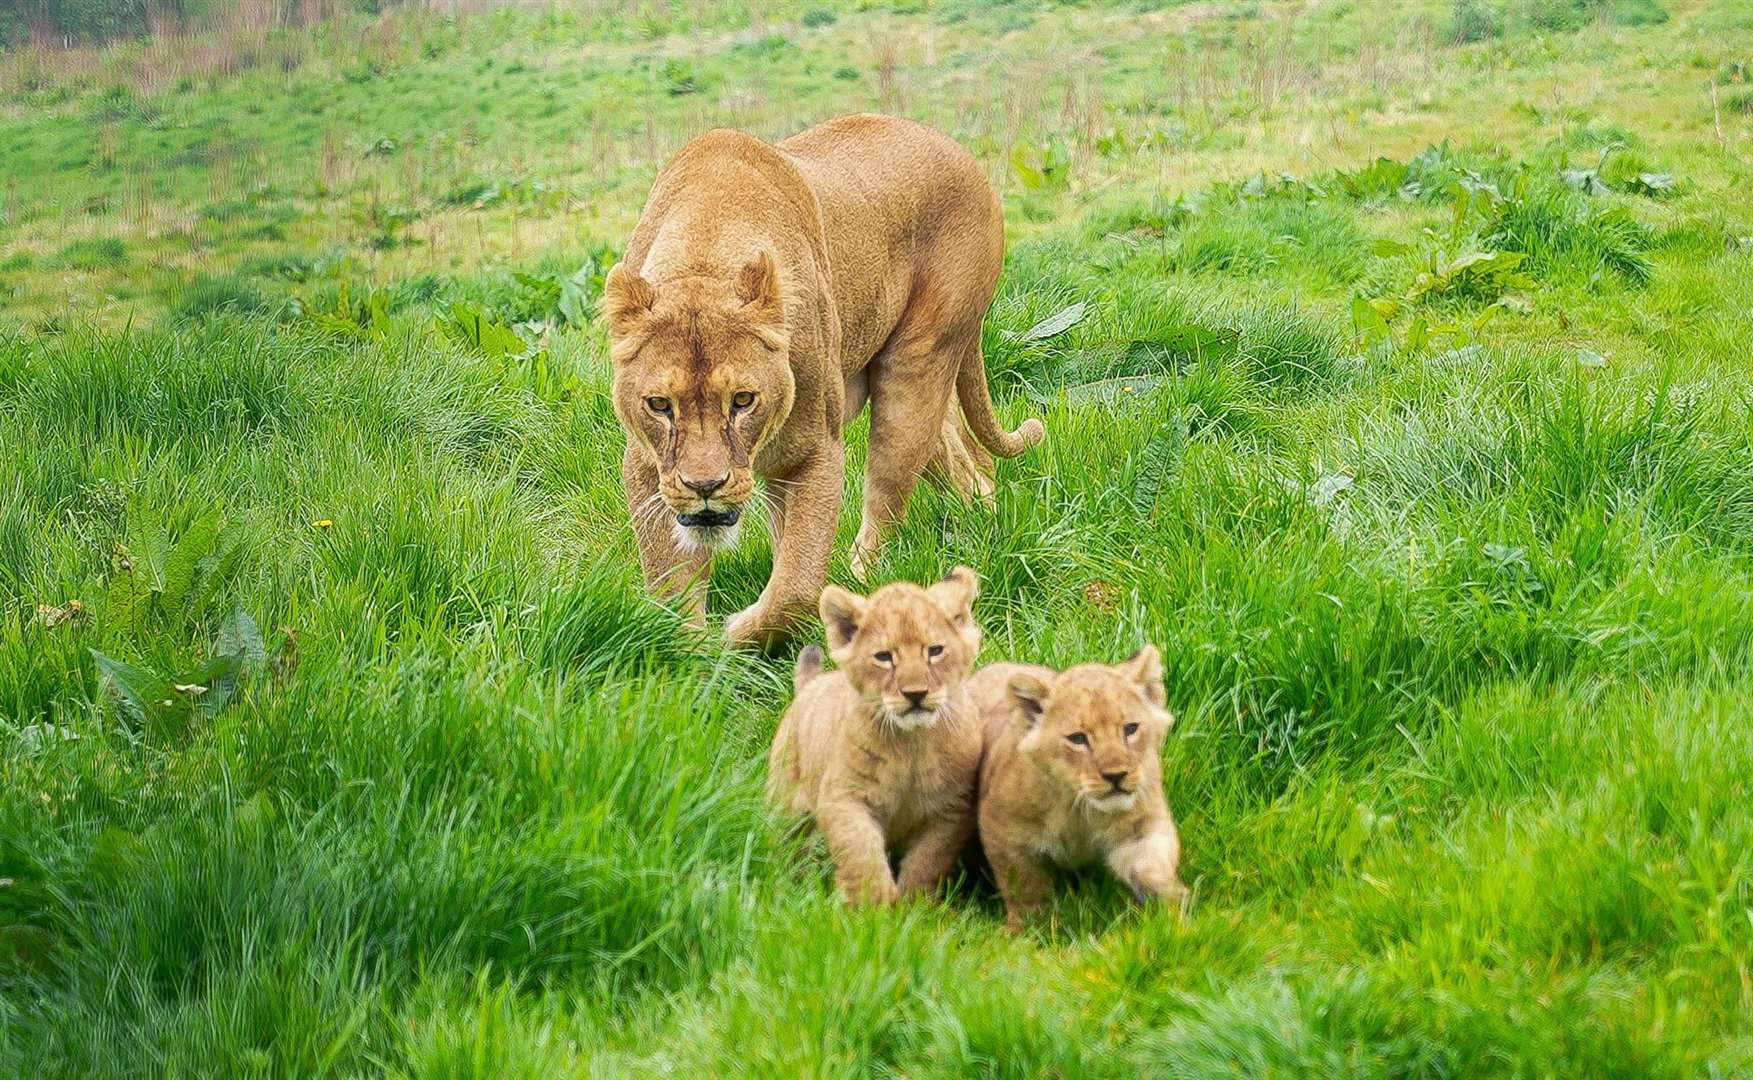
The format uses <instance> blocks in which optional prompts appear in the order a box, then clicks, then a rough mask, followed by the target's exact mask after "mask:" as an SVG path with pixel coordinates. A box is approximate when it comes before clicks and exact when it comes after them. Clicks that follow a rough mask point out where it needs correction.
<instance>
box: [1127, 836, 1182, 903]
mask: <svg viewBox="0 0 1753 1080" xmlns="http://www.w3.org/2000/svg"><path fill="white" fill-rule="evenodd" d="M1180 861H1181V841H1180V837H1179V836H1177V835H1176V833H1175V826H1174V825H1173V824H1164V825H1161V826H1158V827H1156V828H1154V829H1152V830H1151V831H1150V832H1148V833H1146V834H1145V835H1144V836H1142V837H1140V838H1139V839H1137V840H1134V841H1133V842H1131V843H1129V844H1122V845H1120V846H1119V847H1117V848H1115V849H1114V850H1113V851H1110V852H1109V853H1108V866H1109V868H1111V869H1112V870H1113V871H1114V875H1115V876H1116V877H1118V878H1119V879H1120V880H1121V881H1122V882H1123V883H1124V884H1125V885H1126V887H1127V888H1128V889H1130V890H1132V895H1133V898H1134V899H1136V900H1137V901H1138V902H1139V903H1141V904H1143V903H1147V902H1148V901H1150V900H1152V899H1160V900H1162V901H1164V902H1166V903H1169V904H1173V905H1177V906H1178V905H1179V904H1180V903H1181V900H1182V898H1184V897H1185V896H1186V895H1187V889H1186V886H1184V885H1182V884H1181V878H1180V873H1179V864H1180Z"/></svg>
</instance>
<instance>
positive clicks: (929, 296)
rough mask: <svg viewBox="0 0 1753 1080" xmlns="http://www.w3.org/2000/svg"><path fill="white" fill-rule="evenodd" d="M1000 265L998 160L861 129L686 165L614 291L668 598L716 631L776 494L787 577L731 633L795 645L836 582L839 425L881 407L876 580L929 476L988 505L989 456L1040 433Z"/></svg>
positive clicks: (873, 121)
mask: <svg viewBox="0 0 1753 1080" xmlns="http://www.w3.org/2000/svg"><path fill="white" fill-rule="evenodd" d="M1003 252H1004V225H1003V217H1002V214H1001V210H1000V207H999V204H998V200H997V197H996V196H995V195H994V194H993V191H992V187H991V185H990V184H989V183H988V182H987V180H986V176H985V173H984V172H983V171H982V170H981V168H980V166H979V164H978V163H977V162H975V160H974V159H973V157H972V156H970V155H969V154H968V152H967V151H966V150H964V149H962V148H961V147H960V146H958V145H957V144H956V143H955V142H953V141H952V140H950V139H949V138H947V137H945V136H943V135H941V134H939V133H937V132H935V131H932V130H931V129H929V128H926V127H922V126H920V125H918V124H915V123H913V122H911V121H907V120H899V119H895V118H893V117H887V116H874V115H860V116H845V117H840V118H839V119H836V120H830V121H828V122H826V123H824V124H821V125H819V126H817V127H813V128H810V129H809V130H807V131H804V132H800V133H799V134H797V135H793V136H792V137H791V138H789V139H786V140H784V141H783V142H780V143H778V144H776V145H769V144H767V143H764V142H762V141H760V140H759V139H756V138H754V137H753V136H750V135H746V134H743V133H741V132H736V131H728V130H717V131H709V132H707V133H706V134H704V135H701V136H700V137H698V138H696V139H694V140H693V141H692V142H690V143H689V144H688V145H687V146H685V147H683V149H682V151H681V152H680V153H679V154H677V155H676V157H675V159H674V160H673V161H671V162H670V164H669V165H668V166H667V167H666V168H665V169H664V170H663V172H662V173H661V174H660V175H659V176H658V178H657V182H656V183H655V184H654V185H653V186H652V189H651V195H650V198H649V200H648V201H647V203H646V206H645V211H644V213H643V214H642V215H641V217H640V220H639V224H638V226H637V227H636V228H635V229H634V231H633V236H632V239H631V240H630V241H629V243H628V245H627V252H626V256H625V258H624V259H623V261H622V262H621V263H620V264H619V265H617V266H616V267H615V268H614V269H613V270H612V271H611V272H610V273H609V276H608V279H607V281H606V282H605V285H604V293H603V311H604V315H605V317H606V319H607V322H608V326H609V337H610V355H611V357H612V358H613V362H614V403H615V410H616V413H617V414H618V415H619V417H620V420H621V424H622V426H623V427H624V428H625V429H626V431H627V436H628V437H627V450H626V455H625V458H624V460H623V463H622V479H623V482H624V484H625V486H626V490H627V500H628V504H629V507H630V509H631V510H632V514H633V523H634V528H635V531H636V533H637V536H638V540H639V551H640V560H641V562H642V563H643V565H644V569H645V574H646V578H647V581H648V582H649V583H650V584H651V585H652V587H653V588H655V589H656V590H658V591H660V592H663V593H667V594H676V593H680V594H682V597H683V600H684V604H685V606H686V607H687V608H688V610H689V611H690V612H691V613H692V614H694V615H695V616H696V618H703V617H704V612H705V591H704V589H705V582H706V576H707V574H708V572H709V569H710V559H711V552H712V550H713V548H715V547H721V546H724V545H726V544H728V543H730V542H732V541H733V540H734V537H735V528H734V526H732V525H730V524H722V525H720V524H715V522H727V521H728V518H729V517H731V516H732V515H733V514H734V513H740V512H741V511H742V509H743V508H745V507H746V506H747V505H748V504H749V503H750V501H751V500H752V499H753V498H754V497H755V496H756V494H757V486H756V479H757V477H759V478H760V479H761V480H762V481H763V483H762V485H761V488H762V490H761V491H760V494H762V495H764V497H765V500H766V502H767V504H768V509H769V520H770V524H771V526H772V529H773V535H774V558H773V572H772V575H771V577H770V578H769V580H768V583H767V587H766V588H765V589H764V590H763V591H762V593H761V595H760V598H759V599H757V600H756V601H755V603H754V604H753V605H751V606H750V607H749V608H748V609H746V610H744V611H742V612H739V613H738V614H736V615H735V616H733V617H732V618H730V619H729V620H728V621H727V622H726V624H725V633H726V636H728V637H729V638H730V639H732V640H733V641H739V642H753V643H760V644H772V643H775V642H777V641H778V640H780V639H782V638H784V637H785V636H787V635H788V634H789V633H791V632H793V631H794V630H795V629H796V628H797V627H798V625H799V623H800V622H802V621H804V620H806V619H807V618H808V616H809V612H810V609H811V606H812V605H813V603H814V601H815V598H816V595H817V593H819V592H820V590H821V588H822V585H823V584H824V583H825V582H826V581H827V571H828V562H829V558H830V556H831V555H832V552H833V542H834V535H835V530H836V525H837V521H838V517H839V512H840V493H841V487H842V484H843V482H844V473H845V463H844V450H843V445H842V429H843V427H844V426H845V425H846V424H847V423H849V422H850V421H851V420H852V418H853V417H855V416H857V415H858V413H859V412H860V411H861V410H862V409H863V408H864V406H865V403H866V401H868V402H869V403H870V407H871V432H870V446H871V452H870V457H869V462H868V465H867V471H866V477H865V486H864V520H863V523H862V525H861V526H860V528H859V531H858V537H857V540H856V542H855V546H854V550H853V564H854V569H855V571H856V572H858V573H859V575H860V576H863V572H864V571H863V568H864V567H865V566H867V565H868V564H869V561H870V559H871V558H872V557H873V556H874V555H875V554H876V551H877V548H878V544H879V542H880V540H881V537H882V534H883V531H884V530H885V528H886V527H887V526H889V525H890V524H891V523H892V522H893V521H894V520H895V519H896V518H898V517H899V516H900V515H901V513H902V512H903V510H904V509H905V507H906V503H907V500H908V497H909V496H910V494H911V493H912V491H913V488H914V485H915V483H916V482H917V480H918V478H919V476H920V475H921V474H922V473H923V472H925V471H926V470H927V469H928V468H929V469H930V470H931V471H932V472H933V474H934V475H936V476H938V477H940V478H941V479H942V480H943V481H944V482H946V483H948V484H950V485H952V486H953V487H955V488H956V489H957V490H960V491H962V492H964V493H966V494H968V495H970V496H975V497H982V498H983V497H987V496H990V495H991V493H992V490H993V483H992V474H993V459H992V456H991V455H992V454H998V455H1000V456H1004V457H1014V456H1015V455H1017V454H1020V453H1022V452H1023V451H1024V450H1026V449H1027V448H1028V447H1030V446H1032V445H1034V444H1035V443H1036V442H1038V441H1040V438H1041V435H1042V428H1041V424H1040V421H1038V420H1033V419H1031V420H1028V421H1026V422H1025V423H1024V424H1023V425H1022V426H1021V427H1020V428H1018V429H1017V430H1016V431H1014V432H1011V431H1005V430H1004V429H1003V428H1002V427H1001V426H1000V425H999V423H998V420H997V417H996V416H995V415H994V413H993V409H992V402H991V399H990V397H989V396H988V394H987V388H986V369H985V365H984V362H983V360H982V357H981V353H980V325H981V321H982V319H983V318H984V317H985V314H986V309H987V307H988V306H989V305H990V304H991V302H992V293H993V289H994V287H995V285H996V283H997V281H998V273H999V268H1000V265H1001V263H1002V260H1003ZM739 395H743V396H742V397H741V398H740V399H739ZM739 400H741V401H742V402H743V404H742V405H740V406H739V405H738V404H737V402H738V401H739ZM957 406H959V407H957ZM714 484H717V485H720V486H717V487H713V485H714ZM678 515H687V516H689V517H690V519H691V520H692V521H694V522H695V523H696V524H695V525H693V526H691V527H684V525H683V524H682V523H679V522H678V520H677V519H678ZM701 521H705V522H706V524H704V525H702V524H699V522H701Z"/></svg>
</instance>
